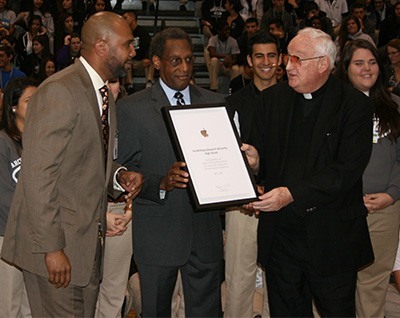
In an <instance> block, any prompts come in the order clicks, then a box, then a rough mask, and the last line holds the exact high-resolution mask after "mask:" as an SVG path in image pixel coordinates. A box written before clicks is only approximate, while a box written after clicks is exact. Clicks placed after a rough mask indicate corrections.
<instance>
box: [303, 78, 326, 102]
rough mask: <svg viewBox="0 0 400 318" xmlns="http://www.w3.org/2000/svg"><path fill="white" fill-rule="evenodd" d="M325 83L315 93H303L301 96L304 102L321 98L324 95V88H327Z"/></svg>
mask: <svg viewBox="0 0 400 318" xmlns="http://www.w3.org/2000/svg"><path fill="white" fill-rule="evenodd" d="M327 82H328V81H326V83H327ZM326 83H325V84H324V85H322V86H321V87H320V88H318V89H317V90H316V91H315V92H312V93H303V94H302V95H303V97H304V99H305V100H311V99H314V98H317V97H320V96H322V95H323V94H324V92H325V89H326V86H327V85H326Z"/></svg>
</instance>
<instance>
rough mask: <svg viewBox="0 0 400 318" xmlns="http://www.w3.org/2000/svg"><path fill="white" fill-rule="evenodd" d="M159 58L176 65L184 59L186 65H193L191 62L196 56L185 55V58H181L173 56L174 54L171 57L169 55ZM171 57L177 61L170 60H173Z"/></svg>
mask: <svg viewBox="0 0 400 318" xmlns="http://www.w3.org/2000/svg"><path fill="white" fill-rule="evenodd" d="M161 59H163V60H165V61H168V62H169V64H171V66H173V67H177V66H179V65H181V64H182V63H183V60H185V62H186V64H188V65H193V64H194V61H195V59H196V57H195V56H193V55H192V56H191V57H185V58H184V59H183V58H181V57H175V56H173V57H170V58H166V57H161ZM173 59H176V60H177V61H176V62H172V61H171V60H173Z"/></svg>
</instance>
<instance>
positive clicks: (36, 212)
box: [2, 61, 118, 293]
mask: <svg viewBox="0 0 400 318" xmlns="http://www.w3.org/2000/svg"><path fill="white" fill-rule="evenodd" d="M109 103H110V105H109V106H110V107H109V116H110V138H109V145H108V146H109V148H108V149H113V147H114V136H115V130H116V129H115V122H116V121H115V105H114V102H113V100H112V99H110V101H109ZM104 157H105V156H104V147H103V142H102V132H101V122H100V112H99V106H98V102H97V97H96V93H95V91H94V89H93V85H92V82H91V80H90V77H89V74H88V73H87V71H86V69H85V68H84V66H83V65H82V63H81V62H80V61H77V62H76V63H75V64H74V65H72V66H71V67H69V68H67V69H65V70H63V71H61V72H59V73H57V74H55V75H54V76H52V77H51V78H49V80H47V81H45V82H44V83H43V84H42V85H41V87H40V88H39V90H38V92H37V93H36V94H35V95H34V96H33V97H32V99H31V100H30V102H29V107H28V113H27V119H26V122H25V130H24V151H23V156H22V161H23V162H24V164H23V167H22V170H21V174H20V178H19V182H18V185H17V189H16V193H15V196H14V201H13V204H12V207H11V211H10V217H9V220H8V224H7V229H6V235H5V240H4V245H3V250H2V257H3V258H4V259H6V260H7V261H9V262H12V263H14V264H16V265H17V266H19V267H21V268H22V269H23V270H25V271H28V272H30V273H33V274H36V275H39V276H42V277H46V278H47V277H48V271H47V268H46V265H45V262H44V255H45V253H46V252H52V251H57V250H60V249H64V252H65V254H66V255H67V256H68V258H69V260H70V263H71V267H72V274H71V275H72V277H71V284H72V285H77V286H86V285H87V284H88V283H89V280H90V278H91V275H92V270H93V266H94V261H95V253H96V246H97V244H98V220H99V219H100V220H101V221H102V223H103V225H104V222H105V211H106V208H107V201H106V192H107V185H108V183H109V179H110V175H111V173H112V171H115V170H116V168H117V166H118V165H117V164H115V163H113V161H112V151H108V158H107V167H106V169H104V167H105V163H104ZM103 228H104V226H103ZM98 279H100V277H98ZM28 293H29V290H28Z"/></svg>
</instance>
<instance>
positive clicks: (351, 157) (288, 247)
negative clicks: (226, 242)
mask: <svg viewBox="0 0 400 318" xmlns="http://www.w3.org/2000/svg"><path fill="white" fill-rule="evenodd" d="M288 52H289V54H288V55H286V56H284V63H285V64H286V71H287V75H288V82H287V83H286V82H281V83H279V84H277V85H275V86H273V87H271V88H269V89H267V90H265V91H263V92H262V95H263V106H262V108H263V111H262V114H260V115H259V116H257V118H258V119H259V121H260V122H259V123H258V125H257V126H258V127H261V128H260V129H259V133H260V135H261V138H260V145H261V146H259V147H258V153H259V156H258V153H257V151H256V149H255V148H254V147H252V146H250V145H244V146H243V150H245V151H246V154H247V156H248V158H249V162H250V163H251V166H252V168H253V169H254V170H256V171H258V174H259V176H260V179H262V180H265V184H264V186H265V192H264V194H262V195H260V197H259V199H260V200H259V201H256V202H253V203H252V204H250V205H249V206H247V208H252V209H255V210H256V211H259V213H260V220H259V226H258V261H259V262H260V263H261V264H262V265H263V266H264V267H265V270H266V277H267V281H268V283H267V288H268V297H269V306H270V313H271V316H286V317H288V316H292V317H300V316H312V305H311V303H312V299H313V300H314V302H315V305H316V307H317V310H318V311H319V314H320V315H321V316H336V317H350V316H352V317H354V316H355V288H356V279H357V270H358V269H359V268H360V267H362V266H364V265H366V264H368V263H370V262H372V261H373V251H372V247H371V243H370V238H369V232H368V227H367V223H366V216H367V210H366V208H365V206H364V204H363V198H362V179H361V178H362V174H363V171H364V169H365V167H366V165H367V163H368V161H369V157H370V153H371V145H372V143H371V140H372V114H373V107H372V104H371V102H370V101H369V99H368V98H367V97H366V96H365V95H364V94H360V93H359V92H358V91H356V90H355V89H353V88H352V87H350V86H347V84H345V83H343V82H341V81H339V80H338V79H336V78H334V77H333V76H332V75H331V70H332V68H333V64H334V60H335V56H336V49H335V44H334V43H333V42H332V40H331V38H330V37H329V35H327V34H325V33H323V32H322V31H320V30H316V29H311V28H306V29H303V30H301V31H300V32H299V33H298V35H297V36H296V37H295V38H294V39H293V40H292V41H291V42H290V43H289V46H288Z"/></svg>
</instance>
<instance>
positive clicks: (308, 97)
mask: <svg viewBox="0 0 400 318" xmlns="http://www.w3.org/2000/svg"><path fill="white" fill-rule="evenodd" d="M303 97H304V98H305V99H312V94H311V93H306V94H303Z"/></svg>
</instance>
